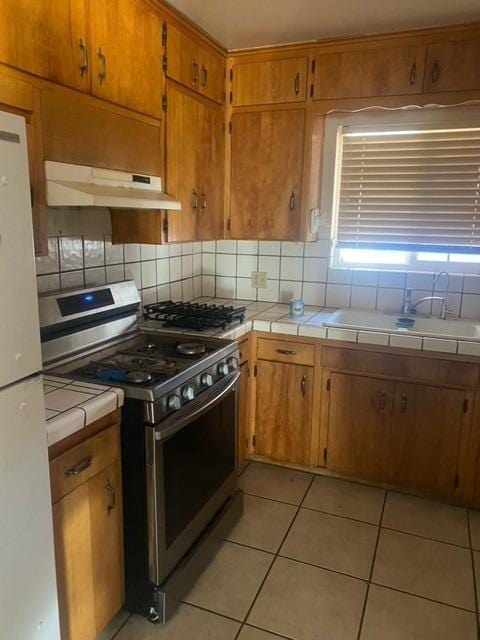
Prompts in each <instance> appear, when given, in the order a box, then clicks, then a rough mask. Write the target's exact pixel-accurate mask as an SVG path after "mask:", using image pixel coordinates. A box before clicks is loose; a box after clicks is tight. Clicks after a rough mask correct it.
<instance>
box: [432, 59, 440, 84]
mask: <svg viewBox="0 0 480 640" xmlns="http://www.w3.org/2000/svg"><path fill="white" fill-rule="evenodd" d="M439 77H440V64H439V62H438V60H435V62H434V63H433V67H432V84H434V85H435V84H437V82H438V79H439Z"/></svg>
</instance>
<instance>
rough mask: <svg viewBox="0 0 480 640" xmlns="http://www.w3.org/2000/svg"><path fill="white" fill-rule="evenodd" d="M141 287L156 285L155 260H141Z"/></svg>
mask: <svg viewBox="0 0 480 640" xmlns="http://www.w3.org/2000/svg"><path fill="white" fill-rule="evenodd" d="M141 264H142V288H143V289H145V288H147V287H148V288H149V287H155V286H156V285H157V264H156V262H155V260H148V261H145V262H142V263H141Z"/></svg>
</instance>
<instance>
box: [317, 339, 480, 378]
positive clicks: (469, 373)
mask: <svg viewBox="0 0 480 640" xmlns="http://www.w3.org/2000/svg"><path fill="white" fill-rule="evenodd" d="M322 366H323V367H325V368H327V369H337V370H344V371H352V372H358V373H369V374H374V375H379V376H388V377H393V378H404V379H407V380H412V381H413V380H415V381H419V382H431V383H433V384H446V385H449V386H456V387H476V386H477V383H478V367H477V366H476V365H474V364H467V363H465V362H454V361H451V360H440V359H438V360H437V359H427V358H417V357H414V356H404V355H390V354H386V353H377V352H372V351H363V350H360V349H334V348H330V347H325V348H324V349H323V352H322Z"/></svg>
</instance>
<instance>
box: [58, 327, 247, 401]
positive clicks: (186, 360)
mask: <svg viewBox="0 0 480 640" xmlns="http://www.w3.org/2000/svg"><path fill="white" fill-rule="evenodd" d="M235 351H236V344H235V343H234V342H233V341H231V340H225V339H221V338H212V337H204V336H202V337H201V338H200V337H199V336H197V335H190V336H189V335H185V334H182V335H180V336H178V335H175V334H171V333H170V334H169V333H156V334H153V335H152V334H138V335H137V336H136V337H134V338H133V339H130V340H128V341H126V342H122V343H120V344H117V345H116V346H115V347H110V348H108V349H105V350H102V351H97V352H95V353H94V354H92V355H91V356H88V357H83V358H80V359H78V360H74V361H73V362H70V363H69V364H68V365H63V366H61V367H58V368H57V369H54V370H50V372H51V373H57V374H62V375H68V376H69V377H71V378H73V379H78V380H83V381H88V380H90V381H91V382H95V383H100V384H109V385H111V386H119V387H122V388H123V389H124V390H125V395H126V397H131V398H137V399H141V400H146V401H152V400H156V399H158V398H159V397H161V396H162V395H164V394H166V393H169V392H170V391H171V390H172V389H177V388H181V387H182V385H185V384H186V383H188V382H190V380H191V379H194V378H195V377H196V376H198V374H199V373H200V372H205V371H206V370H209V374H210V375H211V379H212V383H213V382H214V381H216V379H217V378H220V377H223V376H224V375H227V374H228V373H229V371H230V370H231V369H233V368H236V366H237V363H236V362H235V363H233V360H235V358H232V357H228V356H231V355H232V354H233V353H234V352H235ZM233 364H235V366H233ZM210 369H211V371H210ZM208 380H210V378H208ZM206 386H210V385H206Z"/></svg>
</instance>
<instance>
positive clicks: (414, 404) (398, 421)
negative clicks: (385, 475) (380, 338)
mask: <svg viewBox="0 0 480 640" xmlns="http://www.w3.org/2000/svg"><path fill="white" fill-rule="evenodd" d="M464 400H465V393H464V392H463V391H461V390H458V389H446V388H444V387H430V386H426V385H419V384H404V383H397V384H396V387H395V402H394V411H393V424H392V455H393V458H392V480H391V481H392V482H393V483H394V484H398V485H403V486H405V487H411V488H413V489H418V490H420V491H433V492H434V493H438V494H440V495H444V496H451V495H453V494H454V492H455V476H456V473H457V461H458V453H459V448H460V439H461V436H462V430H463V424H464V417H465V414H464V412H463V409H464Z"/></svg>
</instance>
